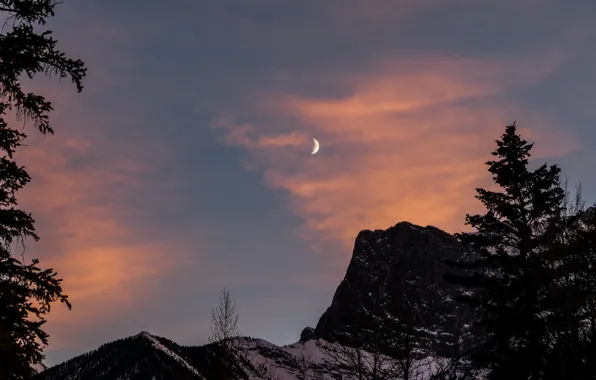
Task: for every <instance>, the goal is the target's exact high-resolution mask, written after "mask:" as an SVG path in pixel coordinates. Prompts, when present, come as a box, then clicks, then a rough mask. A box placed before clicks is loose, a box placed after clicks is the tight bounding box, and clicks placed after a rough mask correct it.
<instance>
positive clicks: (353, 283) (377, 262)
mask: <svg viewBox="0 0 596 380" xmlns="http://www.w3.org/2000/svg"><path fill="white" fill-rule="evenodd" d="M462 254H463V249H462V247H461V246H460V244H459V243H458V242H457V240H456V239H455V237H454V236H452V235H450V234H448V233H447V232H445V231H442V230H440V229H438V228H436V227H433V226H427V227H422V226H417V225H414V224H412V223H409V222H401V223H397V224H396V225H395V226H393V227H390V228H388V229H386V230H374V231H371V230H364V231H361V232H360V233H359V234H358V236H357V237H356V241H355V243H354V251H353V254H352V258H351V260H350V263H349V265H348V269H347V271H346V275H345V277H344V279H343V281H342V282H341V283H340V285H339V286H338V287H337V290H336V292H335V295H334V297H333V300H332V302H331V306H329V308H328V309H327V310H326V311H325V313H324V314H323V315H322V316H321V318H320V319H319V322H318V324H317V326H316V328H315V336H316V337H317V338H322V339H325V340H330V341H337V342H339V343H341V344H346V345H358V344H359V342H361V341H363V340H364V339H365V338H364V337H363V332H366V331H371V330H373V329H374V328H375V326H378V325H379V323H384V324H385V322H387V325H391V324H390V323H389V322H391V323H393V322H394V321H398V322H404V323H405V322H406V321H404V318H405V317H404V315H400V310H401V311H404V310H407V309H408V308H409V309H412V310H417V312H418V313H420V314H424V317H423V316H421V315H418V316H415V317H414V316H412V315H410V316H409V317H408V318H410V317H411V318H413V319H412V320H411V321H410V322H408V323H412V324H415V325H416V326H411V327H413V328H416V329H418V330H420V331H423V330H424V331H427V332H429V331H430V332H431V333H432V332H437V331H439V330H440V331H442V332H445V333H447V334H449V333H450V330H452V327H453V325H454V324H455V321H453V320H447V319H445V318H443V317H439V316H440V315H442V316H448V315H455V308H456V306H455V303H453V302H452V300H451V295H452V294H451V291H450V289H449V286H448V285H447V284H445V283H444V281H443V274H444V272H445V269H446V268H445V266H444V264H443V261H444V260H447V259H451V260H453V259H456V258H458V257H460V256H461V255H462ZM380 321H382V322H380ZM393 325H395V324H392V326H393ZM386 333H389V334H391V333H392V331H389V332H386ZM366 339H368V338H366ZM437 344H440V343H439V342H437Z"/></svg>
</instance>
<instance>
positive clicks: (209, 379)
mask: <svg viewBox="0 0 596 380" xmlns="http://www.w3.org/2000/svg"><path fill="white" fill-rule="evenodd" d="M237 344H238V345H239V347H241V351H242V352H243V356H244V357H243V358H241V360H240V362H239V363H236V368H235V374H236V376H237V378H238V379H246V380H262V379H267V380H274V379H279V380H286V379H287V380H290V379H291V380H295V379H299V378H300V373H301V370H302V369H303V368H305V367H304V364H305V363H308V370H309V371H311V372H314V371H318V372H322V373H328V372H330V370H331V369H330V367H329V364H328V363H325V361H324V354H323V353H322V351H321V349H320V344H321V343H319V342H317V341H314V340H311V341H308V342H304V343H296V344H292V345H288V346H284V347H278V346H276V345H274V344H273V343H270V342H267V341H265V340H261V339H253V338H238V339H237ZM223 365H224V363H223V362H222V355H221V353H220V352H218V349H217V347H215V346H214V345H206V346H199V347H184V346H180V345H178V344H176V343H174V342H172V341H170V340H168V339H166V338H162V337H158V336H155V335H152V334H150V333H148V332H146V331H144V332H141V333H140V334H137V335H135V336H132V337H128V338H124V339H120V340H117V341H114V342H111V343H107V344H104V345H103V346H101V347H99V348H98V349H96V350H94V351H91V352H88V353H86V354H83V355H80V356H77V357H76V358H73V359H70V360H68V361H66V362H64V363H62V364H60V365H57V366H55V367H52V368H50V369H47V370H45V371H43V372H42V373H40V374H38V375H37V376H36V377H35V379H37V380H82V379H85V380H124V379H126V380H141V379H142V380H146V379H150V380H169V379H171V380H199V379H205V380H217V379H222V378H223V375H222V374H223V371H222V366H223Z"/></svg>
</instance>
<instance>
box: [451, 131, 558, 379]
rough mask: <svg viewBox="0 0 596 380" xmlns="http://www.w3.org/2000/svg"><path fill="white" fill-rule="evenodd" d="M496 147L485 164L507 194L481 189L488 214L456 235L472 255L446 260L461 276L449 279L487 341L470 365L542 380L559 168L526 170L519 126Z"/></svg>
mask: <svg viewBox="0 0 596 380" xmlns="http://www.w3.org/2000/svg"><path fill="white" fill-rule="evenodd" d="M496 143H497V149H496V150H495V151H494V152H493V153H492V155H493V156H495V157H496V159H495V160H494V161H489V162H487V163H486V164H487V165H488V167H489V172H490V173H491V174H492V175H493V180H494V182H495V183H496V184H497V185H498V186H499V187H500V188H501V190H502V191H501V192H497V191H489V190H485V189H476V191H477V195H476V198H477V199H479V200H480V201H481V202H482V203H483V205H484V206H485V208H486V213H485V214H484V215H467V216H466V224H467V225H470V226H472V227H473V228H474V229H475V230H476V231H475V232H473V233H460V234H457V237H458V239H459V240H460V241H461V242H462V243H463V244H464V246H466V247H467V248H468V249H469V250H470V252H471V254H470V256H468V257H467V258H466V259H462V260H459V261H456V262H453V261H450V262H447V264H448V265H449V266H450V267H451V268H452V269H455V270H456V271H451V273H449V274H447V275H446V276H445V279H446V281H448V282H450V283H452V284H455V285H457V286H459V287H460V288H461V290H462V295H461V297H460V298H459V300H460V301H461V302H463V303H465V304H467V305H469V306H471V307H472V309H474V310H475V311H477V312H478V314H479V321H478V326H477V327H478V329H479V330H478V331H481V332H482V333H483V335H482V337H481V339H479V341H478V342H477V344H476V345H475V346H474V348H473V349H472V350H471V352H470V359H471V360H472V362H473V363H474V364H475V365H476V366H477V367H478V368H484V369H488V370H489V371H490V375H489V379H508V380H513V379H532V380H537V379H541V378H542V374H543V369H544V366H545V361H546V360H545V359H546V358H545V355H546V353H547V352H549V348H548V344H549V340H548V339H546V338H547V336H548V335H549V325H548V320H547V318H545V313H544V310H545V307H546V306H547V305H546V304H547V303H548V302H549V299H550V296H549V292H548V291H547V289H548V288H549V285H550V281H551V280H552V278H553V276H554V274H553V268H552V267H551V266H550V265H548V254H546V253H547V252H549V251H550V250H551V249H552V242H553V240H554V239H555V237H556V236H557V234H558V233H559V232H560V230H559V229H553V228H552V226H555V225H556V223H555V221H557V220H559V219H560V216H561V213H562V209H563V206H564V205H563V203H564V198H565V191H564V190H563V188H562V187H561V186H560V169H559V168H558V167H557V166H556V165H553V166H547V165H546V164H544V165H542V166H540V167H539V168H538V169H536V170H534V171H531V170H529V168H528V158H529V157H530V151H531V149H532V146H533V144H531V143H528V142H527V141H525V140H523V139H522V138H521V136H520V135H519V134H518V133H517V131H516V124H515V123H513V124H511V125H508V126H507V127H506V130H505V133H504V134H503V135H502V137H501V139H500V140H498V141H496ZM462 270H463V271H462Z"/></svg>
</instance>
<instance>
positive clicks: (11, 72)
mask: <svg viewBox="0 0 596 380" xmlns="http://www.w3.org/2000/svg"><path fill="white" fill-rule="evenodd" d="M57 3H58V1H56V0H0V12H2V13H3V16H5V18H6V19H7V21H6V23H5V27H6V26H8V27H9V28H8V29H10V30H8V31H7V32H6V33H0V151H1V152H2V157H0V362H1V364H0V379H2V380H4V379H11V380H15V379H27V378H28V377H30V376H31V374H32V371H31V366H32V365H35V364H40V363H41V361H42V359H43V354H42V350H43V345H47V343H48V334H47V333H46V332H45V331H44V330H43V324H44V323H45V315H46V314H47V313H48V312H49V311H50V305H51V304H52V303H53V302H55V301H61V302H63V303H65V304H66V305H67V306H68V307H69V308H70V303H68V300H67V297H66V295H64V294H63V292H62V289H61V279H59V278H57V275H56V272H54V270H53V269H42V268H41V267H40V266H39V261H38V260H33V261H32V262H31V263H29V264H27V263H26V262H25V260H24V258H23V259H21V260H19V259H18V258H16V257H15V256H14V255H12V249H14V246H15V244H16V243H18V242H23V241H24V240H25V239H27V238H33V239H34V240H37V239H38V236H37V235H36V233H35V228H34V220H33V218H32V216H31V214H29V213H27V212H25V211H23V210H20V209H17V208H16V206H17V199H16V193H17V192H18V191H19V190H20V189H22V188H23V187H24V186H25V185H26V184H27V183H28V182H29V181H30V177H29V175H28V174H27V171H26V170H25V168H24V167H22V166H19V165H18V164H17V163H16V162H15V161H14V153H15V151H16V149H17V148H18V147H20V146H22V145H23V140H24V139H25V138H26V135H25V133H23V132H22V131H21V130H19V129H17V128H13V127H11V126H9V125H8V122H7V118H8V117H9V116H12V115H14V116H16V119H17V121H21V122H31V123H32V124H33V126H34V127H35V128H37V129H39V131H40V132H41V133H43V134H47V133H53V132H52V128H51V127H50V122H49V113H50V112H51V111H52V105H51V103H50V102H49V101H48V100H46V99H45V98H44V97H43V96H40V95H37V94H34V93H27V92H25V91H24V90H23V88H22V87H21V78H22V77H23V76H24V75H25V76H27V77H29V78H30V79H33V78H34V77H35V76H36V75H38V74H43V75H46V76H51V75H57V76H58V77H59V78H70V79H72V81H73V82H74V84H75V85H76V88H77V90H78V91H81V90H82V88H83V87H82V84H81V82H82V79H83V77H84V76H85V71H86V69H85V67H84V64H83V62H82V61H81V60H73V59H69V58H67V57H66V56H65V54H64V53H62V52H61V51H59V50H57V48H56V43H57V41H56V40H55V39H54V38H53V37H52V34H51V31H43V32H41V31H39V29H40V26H43V25H44V24H45V23H46V21H47V19H48V18H50V17H53V16H54V7H55V6H56V4H57Z"/></svg>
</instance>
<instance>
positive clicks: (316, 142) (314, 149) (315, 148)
mask: <svg viewBox="0 0 596 380" xmlns="http://www.w3.org/2000/svg"><path fill="white" fill-rule="evenodd" d="M312 141H313V142H314V145H313V147H312V153H311V154H315V153H317V152H318V151H319V142H318V141H317V139H312Z"/></svg>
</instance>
